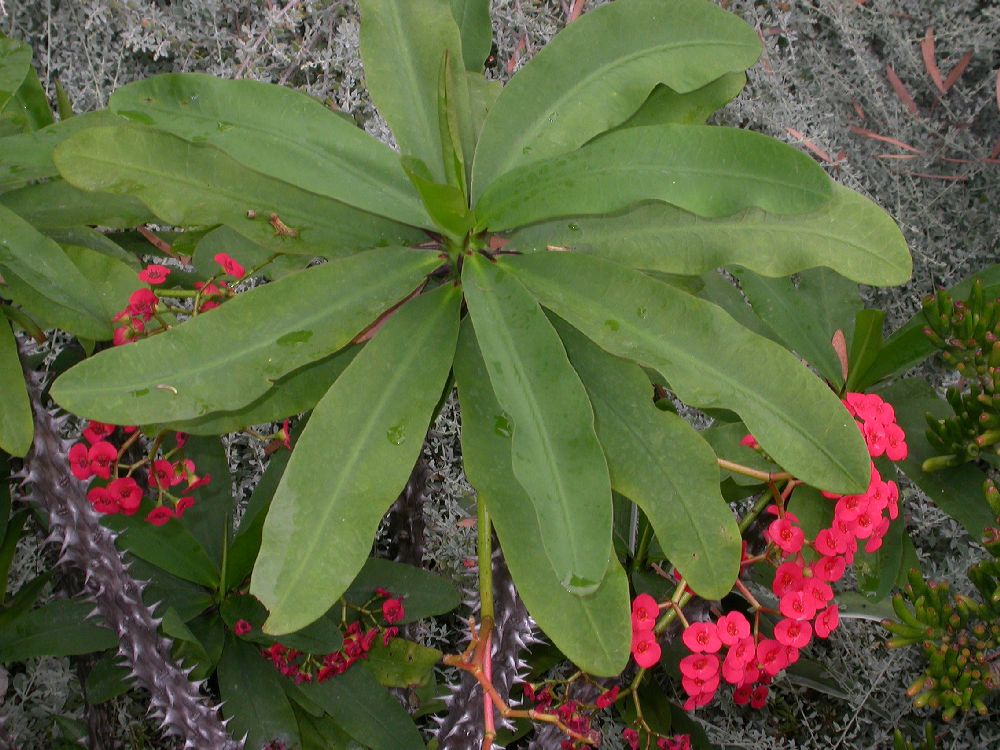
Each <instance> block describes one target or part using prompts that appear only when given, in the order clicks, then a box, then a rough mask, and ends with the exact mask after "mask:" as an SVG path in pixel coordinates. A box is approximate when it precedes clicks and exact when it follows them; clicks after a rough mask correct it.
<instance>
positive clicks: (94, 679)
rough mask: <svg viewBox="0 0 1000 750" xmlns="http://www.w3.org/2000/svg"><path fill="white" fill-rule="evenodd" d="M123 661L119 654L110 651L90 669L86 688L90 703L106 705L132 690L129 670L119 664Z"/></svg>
mask: <svg viewBox="0 0 1000 750" xmlns="http://www.w3.org/2000/svg"><path fill="white" fill-rule="evenodd" d="M121 659H122V657H121V656H119V655H118V654H117V653H115V652H113V651H109V652H107V653H105V654H104V655H103V656H101V658H100V659H98V660H97V662H96V663H95V664H94V666H92V667H91V668H90V672H89V673H88V674H87V681H86V683H85V687H84V690H85V693H86V695H87V702H88V703H90V704H91V705H96V704H98V703H104V702H106V701H109V700H112V699H114V698H117V697H118V696H120V695H124V694H125V693H127V692H128V691H129V690H130V689H131V686H130V685H129V670H128V669H126V668H125V667H122V666H119V664H118V662H120V661H121Z"/></svg>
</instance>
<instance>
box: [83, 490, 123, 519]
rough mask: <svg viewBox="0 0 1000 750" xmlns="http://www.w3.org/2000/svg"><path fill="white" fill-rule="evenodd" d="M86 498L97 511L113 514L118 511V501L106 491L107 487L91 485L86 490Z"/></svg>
mask: <svg viewBox="0 0 1000 750" xmlns="http://www.w3.org/2000/svg"><path fill="white" fill-rule="evenodd" d="M87 500H88V501H89V502H90V504H91V506H93V508H94V510H95V511H97V512H98V513H108V514H114V513H117V512H118V503H116V502H115V499H114V498H113V497H112V496H111V493H110V492H108V489H107V487H92V488H91V489H90V490H88V491H87Z"/></svg>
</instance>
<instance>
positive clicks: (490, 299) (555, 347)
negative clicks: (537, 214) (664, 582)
mask: <svg viewBox="0 0 1000 750" xmlns="http://www.w3.org/2000/svg"><path fill="white" fill-rule="evenodd" d="M462 282H463V285H464V288H465V296H466V304H468V306H469V314H470V315H471V317H472V322H473V325H474V327H475V331H476V339H477V340H478V341H479V346H480V348H481V349H482V352H483V356H484V359H485V362H486V369H487V371H488V372H489V375H490V382H491V383H492V384H493V391H494V393H496V397H497V401H498V402H499V403H500V406H501V407H502V411H500V412H497V414H496V415H495V416H494V419H495V421H496V423H497V425H498V429H500V430H501V431H507V432H509V433H511V444H510V450H511V455H512V467H513V471H514V476H516V477H517V479H518V481H519V482H520V483H521V486H522V487H524V489H525V491H526V492H527V493H528V497H529V498H531V503H532V505H534V508H535V513H536V514H537V515H538V521H539V524H540V526H541V528H542V529H543V532H544V533H543V536H542V541H543V547H544V549H545V553H546V555H547V556H548V557H549V559H550V560H551V562H552V566H553V568H554V569H555V570H556V572H557V573H558V575H559V577H560V580H561V582H562V585H563V586H565V587H566V589H567V590H568V591H571V592H573V593H576V594H585V593H589V592H592V591H594V590H595V589H596V588H597V587H598V586H599V585H600V582H601V580H602V579H603V578H604V574H605V572H606V571H607V569H608V558H609V557H610V555H611V525H612V512H611V482H610V479H609V477H608V467H607V463H606V462H605V459H604V453H603V451H602V450H601V445H600V443H599V442H598V440H597V435H596V434H595V432H594V413H593V411H592V409H591V407H590V402H589V401H588V400H587V392H586V391H585V390H584V388H583V385H582V384H581V383H580V379H579V378H578V377H577V375H576V373H575V372H574V371H573V367H572V365H571V364H570V362H569V359H568V358H567V357H566V352H565V351H564V350H563V347H562V343H561V342H560V340H559V336H558V334H557V333H556V332H555V330H553V328H552V325H551V324H550V323H549V321H548V320H547V319H546V318H545V313H543V312H542V310H541V308H540V307H539V306H538V303H537V302H536V301H535V299H534V298H533V297H532V296H531V294H530V293H529V292H528V291H527V290H526V289H525V288H524V287H523V286H522V285H521V283H520V282H519V281H518V280H517V279H516V278H514V277H513V276H512V275H510V274H509V273H506V272H505V271H503V270H500V269H499V268H497V267H496V266H494V265H492V264H490V263H489V262H487V261H485V260H483V259H482V258H481V257H480V256H478V255H475V256H472V257H470V258H468V259H467V260H466V262H465V267H464V270H463V273H462Z"/></svg>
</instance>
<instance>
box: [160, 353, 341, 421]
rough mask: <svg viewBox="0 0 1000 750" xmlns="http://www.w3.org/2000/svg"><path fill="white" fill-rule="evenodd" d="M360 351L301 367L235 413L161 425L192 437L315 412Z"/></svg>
mask: <svg viewBox="0 0 1000 750" xmlns="http://www.w3.org/2000/svg"><path fill="white" fill-rule="evenodd" d="M358 351H360V349H359V348H358V347H350V348H347V349H343V350H342V351H339V352H337V353H336V354H331V355H330V356H329V357H326V358H324V359H320V360H317V361H316V362H311V363H310V364H308V365H305V366H304V367H300V368H299V369H298V370H295V371H294V372H290V373H288V374H287V375H285V376H284V377H282V378H279V379H278V380H276V381H275V383H274V387H273V388H271V389H270V390H268V391H267V392H266V393H264V395H263V396H261V397H260V398H258V399H257V400H255V401H252V402H250V403H249V404H247V405H246V406H244V407H241V408H239V409H236V410H235V411H225V412H214V413H212V414H207V415H205V416H204V417H199V418H197V419H189V420H183V421H180V422H172V423H170V424H169V425H162V426H163V427H167V428H169V429H171V430H178V431H180V432H187V433H190V434H192V435H224V434H226V433H228V432H239V431H240V430H242V429H243V428H245V427H249V426H250V425H255V424H267V423H269V422H278V421H280V420H282V419H284V418H285V417H291V416H293V415H295V414H301V413H302V412H304V411H308V410H309V409H312V408H313V407H314V406H315V405H316V403H317V402H318V401H319V400H320V399H321V398H322V397H323V394H324V393H326V392H327V391H328V390H330V386H331V385H333V382H334V381H335V380H336V379H337V378H338V377H340V373H342V372H343V371H344V368H345V367H347V366H348V365H349V364H350V363H351V360H353V359H354V356H355V355H356V354H357V353H358Z"/></svg>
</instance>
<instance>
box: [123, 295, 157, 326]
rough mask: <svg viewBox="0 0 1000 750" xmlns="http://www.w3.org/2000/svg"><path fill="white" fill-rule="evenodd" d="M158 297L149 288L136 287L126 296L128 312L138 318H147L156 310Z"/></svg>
mask: <svg viewBox="0 0 1000 750" xmlns="http://www.w3.org/2000/svg"><path fill="white" fill-rule="evenodd" d="M159 301H160V300H159V298H158V297H157V296H156V295H155V294H153V292H152V290H150V289H136V290H135V291H134V292H132V295H131V296H130V297H129V298H128V308H127V309H128V312H129V314H130V315H132V316H133V317H135V318H138V319H139V320H143V321H146V320H149V319H150V318H152V317H153V314H154V313H155V312H156V304H157V303H158V302H159Z"/></svg>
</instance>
